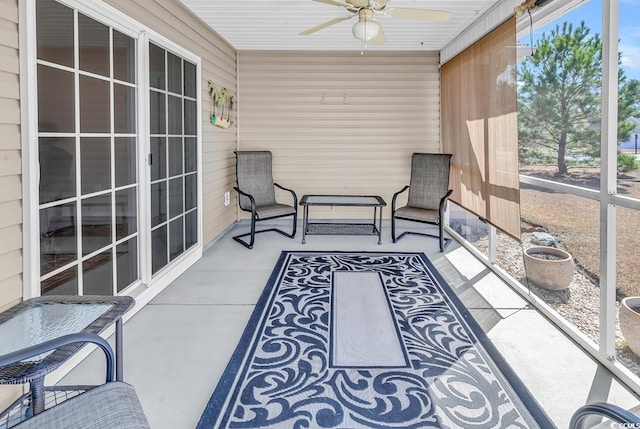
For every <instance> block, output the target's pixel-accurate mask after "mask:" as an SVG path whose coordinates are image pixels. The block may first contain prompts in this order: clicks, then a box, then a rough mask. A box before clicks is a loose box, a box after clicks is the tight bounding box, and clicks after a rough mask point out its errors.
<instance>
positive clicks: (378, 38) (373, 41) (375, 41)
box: [367, 27, 387, 45]
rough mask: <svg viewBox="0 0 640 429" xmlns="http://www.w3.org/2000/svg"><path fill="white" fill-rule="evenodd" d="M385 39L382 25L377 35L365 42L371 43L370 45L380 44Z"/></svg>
mask: <svg viewBox="0 0 640 429" xmlns="http://www.w3.org/2000/svg"><path fill="white" fill-rule="evenodd" d="M386 41H387V37H386V36H385V35H384V31H382V27H380V31H379V32H378V35H377V36H376V37H374V38H373V39H371V40H369V42H367V43H371V44H372V45H382V44H384V42H386Z"/></svg>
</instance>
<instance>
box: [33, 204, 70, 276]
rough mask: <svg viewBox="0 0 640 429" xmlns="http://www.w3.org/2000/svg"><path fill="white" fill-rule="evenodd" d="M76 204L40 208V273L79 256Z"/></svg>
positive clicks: (54, 268) (49, 270) (45, 272)
mask: <svg viewBox="0 0 640 429" xmlns="http://www.w3.org/2000/svg"><path fill="white" fill-rule="evenodd" d="M76 218H77V216H76V204H75V203H70V204H62V205H59V206H55V207H49V208H46V209H41V210H40V275H45V274H47V273H50V272H51V271H53V270H56V269H58V268H60V267H62V266H64V265H66V264H68V263H70V262H72V261H75V260H76V259H77V256H78V246H77V235H76V234H77V233H78V231H77V230H76Z"/></svg>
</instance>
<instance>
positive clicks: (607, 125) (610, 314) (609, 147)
mask: <svg viewBox="0 0 640 429" xmlns="http://www.w3.org/2000/svg"><path fill="white" fill-rule="evenodd" d="M618 12H619V0H603V2H602V124H601V129H602V135H601V138H600V145H601V147H600V154H601V174H600V353H601V354H602V355H603V357H605V358H606V359H608V360H613V359H614V358H615V324H616V314H615V311H616V207H615V205H613V204H611V203H610V200H611V196H614V195H615V194H616V193H617V175H616V172H617V140H618V133H617V127H618Z"/></svg>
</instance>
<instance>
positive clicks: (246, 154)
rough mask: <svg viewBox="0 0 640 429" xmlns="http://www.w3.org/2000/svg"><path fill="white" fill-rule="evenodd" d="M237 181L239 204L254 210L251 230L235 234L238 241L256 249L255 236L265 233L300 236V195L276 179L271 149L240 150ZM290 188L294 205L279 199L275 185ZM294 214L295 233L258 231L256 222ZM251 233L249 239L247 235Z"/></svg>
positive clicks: (238, 153)
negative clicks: (247, 239)
mask: <svg viewBox="0 0 640 429" xmlns="http://www.w3.org/2000/svg"><path fill="white" fill-rule="evenodd" d="M235 154H236V180H237V182H238V186H236V187H234V188H233V189H235V190H236V191H237V192H238V204H239V205H240V209H241V210H244V211H247V212H250V213H251V231H250V232H248V233H246V234H241V235H236V236H235V237H233V239H234V240H236V241H237V242H238V243H240V244H242V245H243V246H245V247H247V248H249V249H252V248H253V243H254V241H255V235H256V234H257V233H261V232H268V231H275V232H278V233H280V234H282V235H284V236H286V237H289V238H294V237H295V236H296V226H297V223H298V197H297V195H296V193H295V192H294V191H293V190H291V189H288V188H285V187H283V186H280V185H279V184H277V183H274V181H273V172H272V156H271V152H269V151H236V152H235ZM276 187H277V188H280V189H282V190H285V191H288V192H290V193H291V196H292V197H293V206H290V205H286V204H280V203H278V202H277V201H276V193H275V188H276ZM286 216H293V230H292V232H291V234H289V233H286V232H284V231H282V230H280V229H277V228H269V229H263V230H260V231H256V222H259V221H263V220H268V219H276V218H281V217H286ZM246 236H250V239H249V241H248V242H247V241H246V240H243V239H242V238H243V237H246Z"/></svg>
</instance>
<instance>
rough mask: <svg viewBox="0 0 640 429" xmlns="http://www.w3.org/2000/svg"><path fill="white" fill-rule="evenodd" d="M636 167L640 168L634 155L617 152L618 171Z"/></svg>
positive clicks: (631, 169) (635, 168)
mask: <svg viewBox="0 0 640 429" xmlns="http://www.w3.org/2000/svg"><path fill="white" fill-rule="evenodd" d="M638 168H640V165H639V164H638V160H637V159H636V157H635V156H633V155H625V154H618V171H622V172H627V171H633V170H637V169H638Z"/></svg>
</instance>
